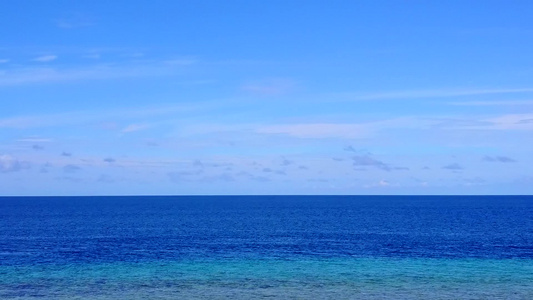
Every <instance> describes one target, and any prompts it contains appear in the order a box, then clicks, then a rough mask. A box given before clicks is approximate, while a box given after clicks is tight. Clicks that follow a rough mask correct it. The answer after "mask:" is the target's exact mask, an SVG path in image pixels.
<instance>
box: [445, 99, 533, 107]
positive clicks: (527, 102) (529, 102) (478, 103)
mask: <svg viewBox="0 0 533 300" xmlns="http://www.w3.org/2000/svg"><path fill="white" fill-rule="evenodd" d="M448 104H450V105H456V106H516V105H533V100H518V101H515V100H510V101H464V102H449V103H448Z"/></svg>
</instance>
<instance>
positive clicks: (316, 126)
mask: <svg viewBox="0 0 533 300" xmlns="http://www.w3.org/2000/svg"><path fill="white" fill-rule="evenodd" d="M256 132H258V133H262V134H284V135H289V136H294V137H298V138H362V137H365V136H367V135H368V130H367V128H366V127H365V126H362V125H361V124H335V123H309V124H284V125H266V126H262V127H259V128H257V129H256Z"/></svg>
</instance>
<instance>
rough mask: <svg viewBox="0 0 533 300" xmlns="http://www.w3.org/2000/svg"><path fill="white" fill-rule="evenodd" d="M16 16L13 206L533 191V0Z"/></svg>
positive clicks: (73, 10) (10, 61) (11, 73)
mask: <svg viewBox="0 0 533 300" xmlns="http://www.w3.org/2000/svg"><path fill="white" fill-rule="evenodd" d="M0 11H2V17H1V18H0V104H1V109H0V195H124V194H125V195H130V194H532V193H533V172H532V170H533V156H532V155H531V153H533V82H532V80H531V79H532V78H533V55H532V53H533V18H531V11H533V2H531V1H22V2H21V1H2V2H1V3H0Z"/></svg>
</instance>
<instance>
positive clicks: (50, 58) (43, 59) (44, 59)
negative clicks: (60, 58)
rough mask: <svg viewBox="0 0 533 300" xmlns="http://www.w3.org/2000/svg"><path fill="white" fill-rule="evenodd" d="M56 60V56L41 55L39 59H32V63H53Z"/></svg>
mask: <svg viewBox="0 0 533 300" xmlns="http://www.w3.org/2000/svg"><path fill="white" fill-rule="evenodd" d="M56 59H57V55H43V56H39V57H36V58H34V59H33V61H38V62H50V61H54V60H56Z"/></svg>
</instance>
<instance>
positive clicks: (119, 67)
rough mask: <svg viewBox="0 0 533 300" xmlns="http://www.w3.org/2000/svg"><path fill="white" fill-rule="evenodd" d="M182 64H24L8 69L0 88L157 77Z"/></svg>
mask: <svg viewBox="0 0 533 300" xmlns="http://www.w3.org/2000/svg"><path fill="white" fill-rule="evenodd" d="M56 58H57V56H55V55H47V56H41V57H38V58H36V59H34V60H35V61H38V62H49V61H53V60H55V59H56ZM180 67H181V66H180V65H171V64H165V63H161V62H151V63H131V62H130V63H124V64H91V65H84V66H77V67H70V68H53V67H24V68H16V69H10V70H6V71H4V72H3V73H0V87H2V86H17V85H28V84H45V83H47V84H48V83H55V84H57V83H67V82H72V81H81V80H111V79H121V78H136V77H153V76H166V75H172V74H175V73H176V72H177V71H178V70H179V69H180Z"/></svg>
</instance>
